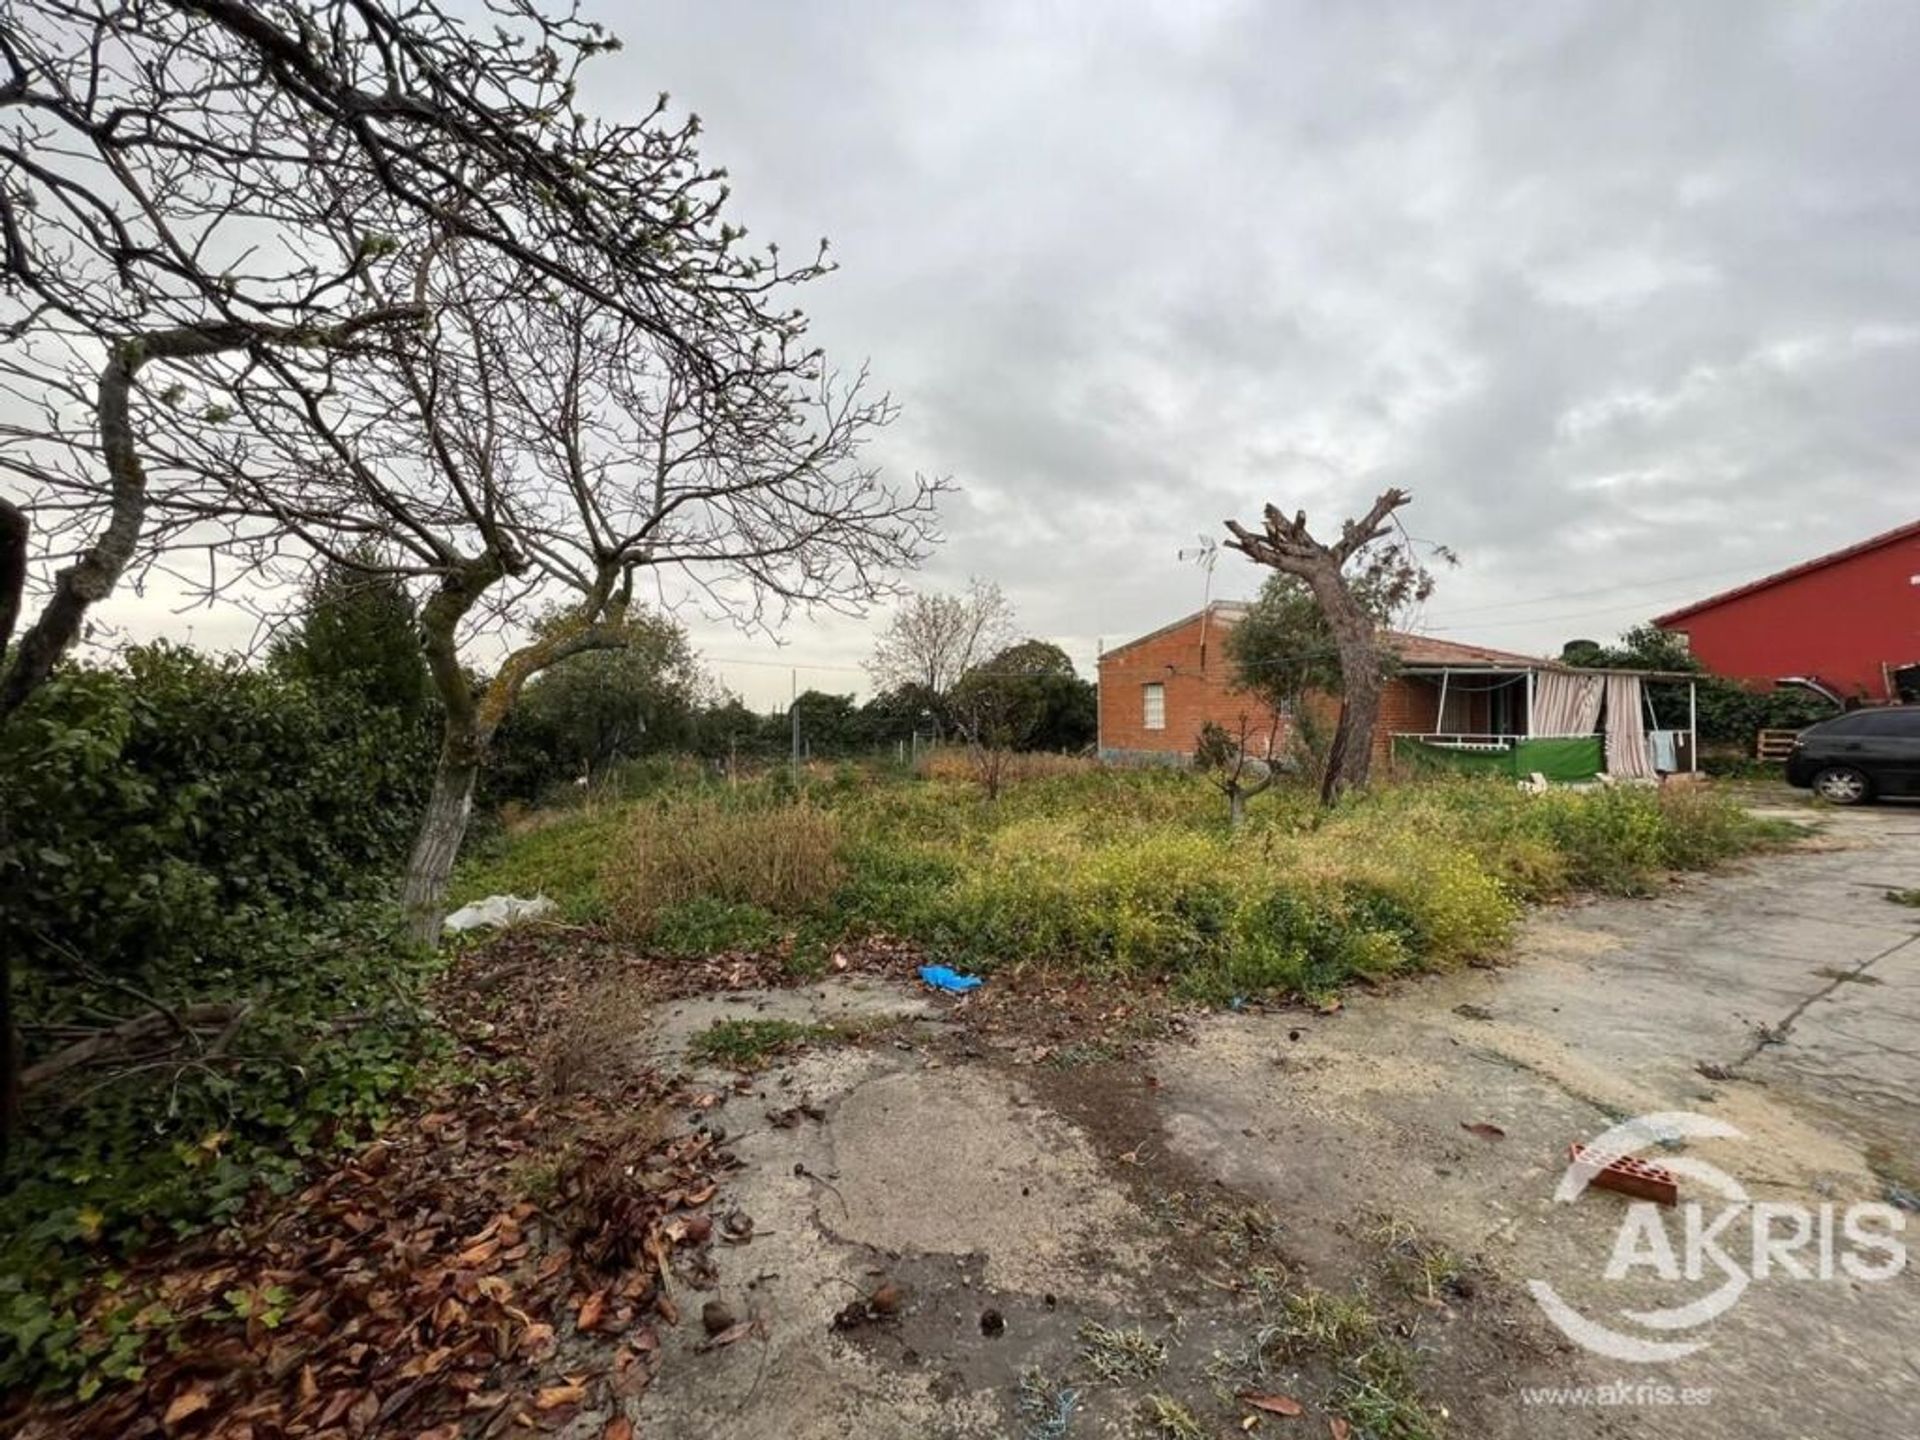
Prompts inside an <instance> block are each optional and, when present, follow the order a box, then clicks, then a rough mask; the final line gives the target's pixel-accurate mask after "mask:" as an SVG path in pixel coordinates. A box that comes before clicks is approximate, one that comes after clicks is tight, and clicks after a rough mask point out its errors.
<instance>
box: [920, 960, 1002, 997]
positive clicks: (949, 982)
mask: <svg viewBox="0 0 1920 1440" xmlns="http://www.w3.org/2000/svg"><path fill="white" fill-rule="evenodd" d="M920 978H921V979H922V980H924V981H926V982H927V984H929V985H931V986H932V987H933V988H934V989H936V990H945V991H946V992H947V993H948V994H950V995H964V994H966V993H967V992H968V991H969V990H975V989H978V988H979V987H980V986H981V985H984V984H985V983H986V982H985V981H984V980H982V979H981V978H980V977H979V976H978V975H962V974H961V973H960V972H959V971H958V970H949V969H948V968H947V967H946V966H944V965H922V966H921V967H920Z"/></svg>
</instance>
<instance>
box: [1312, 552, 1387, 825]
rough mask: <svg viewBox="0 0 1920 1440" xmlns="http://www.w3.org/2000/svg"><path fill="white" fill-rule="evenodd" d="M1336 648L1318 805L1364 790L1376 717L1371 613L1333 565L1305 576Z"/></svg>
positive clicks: (1375, 645) (1375, 644) (1377, 676)
mask: <svg viewBox="0 0 1920 1440" xmlns="http://www.w3.org/2000/svg"><path fill="white" fill-rule="evenodd" d="M1307 583H1308V584H1309V585H1311V586H1312V587H1313V593H1314V598H1315V599H1316V600H1318V601H1319V602H1320V612H1321V613H1322V614H1323V615H1325V616H1326V617H1327V625H1328V628H1330V629H1331V630H1332V631H1333V643H1334V647H1335V648H1336V649H1337V650H1338V651H1339V653H1340V692H1341V695H1340V723H1339V725H1338V726H1337V727H1336V728H1335V730H1334V732H1333V744H1332V745H1331V746H1330V747H1329V748H1328V751H1327V769H1326V773H1325V774H1324V775H1323V776H1322V777H1321V781H1320V800H1321V803H1322V804H1326V805H1332V804H1334V803H1335V802H1336V801H1338V800H1339V799H1340V797H1341V796H1342V795H1344V794H1346V792H1347V791H1349V790H1358V789H1363V788H1364V787H1365V786H1366V783H1367V781H1368V779H1369V778H1371V775H1372V771H1373V731H1374V727H1375V726H1376V724H1377V723H1378V722H1379V719H1380V688H1381V687H1380V650H1379V644H1378V641H1377V640H1376V639H1375V636H1374V626H1373V617H1372V616H1370V615H1368V614H1367V612H1366V611H1365V610H1363V609H1361V608H1360V605H1359V603H1358V602H1357V601H1356V600H1355V599H1354V598H1353V594H1352V592H1351V591H1350V590H1348V589H1347V586H1346V584H1345V583H1344V582H1343V581H1342V579H1341V577H1340V572H1339V570H1338V568H1337V567H1335V568H1329V569H1325V570H1323V571H1320V572H1318V573H1315V574H1313V575H1311V576H1309V577H1307Z"/></svg>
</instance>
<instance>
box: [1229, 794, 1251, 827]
mask: <svg viewBox="0 0 1920 1440" xmlns="http://www.w3.org/2000/svg"><path fill="white" fill-rule="evenodd" d="M1246 823H1247V792H1246V791H1244V790H1242V789H1241V788H1240V787H1239V786H1238V785H1234V786H1232V787H1231V788H1229V789H1228V791H1227V827H1228V828H1229V829H1232V830H1238V829H1239V828H1240V827H1241V826H1242V825H1244V824H1246Z"/></svg>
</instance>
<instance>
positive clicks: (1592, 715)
mask: <svg viewBox="0 0 1920 1440" xmlns="http://www.w3.org/2000/svg"><path fill="white" fill-rule="evenodd" d="M1636 683H1637V682H1636ZM1600 695H1601V686H1600V677H1599V676H1598V675H1573V674H1569V673H1568V672H1567V671H1565V670H1539V671H1536V672H1535V673H1534V677H1533V714H1532V715H1530V716H1528V717H1527V733H1528V734H1529V735H1591V734H1593V731H1594V727H1595V726H1596V725H1598V724H1599V723H1600Z"/></svg>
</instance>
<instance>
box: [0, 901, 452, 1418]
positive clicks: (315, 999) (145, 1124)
mask: <svg viewBox="0 0 1920 1440" xmlns="http://www.w3.org/2000/svg"><path fill="white" fill-rule="evenodd" d="M390 918H391V917H390V915H389V914H388V912H387V911H386V910H385V909H384V908H382V907H340V908H337V909H335V910H334V911H332V912H330V913H329V915H328V916H327V917H325V918H324V919H308V920H304V921H301V922H299V923H295V922H294V921H293V920H291V919H282V920H278V921H275V922H273V923H271V924H260V925H256V926H255V927H254V929H253V930H252V931H251V932H250V936H251V940H252V942H253V951H254V953H253V954H252V955H251V956H250V957H249V959H248V961H247V963H246V965H245V966H244V968H242V967H240V966H238V965H235V964H228V965H225V966H220V967H209V968H207V969H205V970H201V971H198V972H196V973H195V974H194V976H193V977H192V979H193V982H194V990H193V992H192V994H193V998H194V999H196V1000H209V999H225V1000H229V1001H232V1002H234V1003H235V1005H236V1006H237V1007H244V1009H245V1013H244V1015H243V1016H242V1018H241V1019H240V1020H239V1021H238V1022H237V1023H236V1024H235V1025H234V1026H233V1029H232V1034H231V1038H230V1039H228V1040H227V1043H226V1044H225V1045H224V1047H223V1048H221V1049H220V1050H219V1052H218V1053H217V1054H215V1055H209V1054H208V1053H206V1052H205V1051H204V1050H193V1049H188V1050H183V1051H181V1052H180V1053H178V1054H177V1055H171V1056H168V1057H167V1058H165V1059H162V1060H154V1061H147V1062H143V1063H141V1064H138V1065H132V1066H122V1067H120V1068H119V1069H118V1070H114V1069H111V1068H109V1069H108V1070H106V1071H105V1072H102V1073H96V1072H91V1071H87V1072H80V1077H79V1079H78V1080H77V1081H76V1082H75V1083H73V1084H71V1085H65V1086H62V1087H57V1088H53V1089H50V1090H48V1091H45V1092H43V1091H41V1090H35V1091H33V1092H31V1093H30V1094H29V1096H28V1102H29V1103H28V1105H27V1108H26V1113H25V1124H24V1128H23V1130H22V1132H21V1134H20V1135H19V1136H18V1138H17V1139H16V1141H15V1143H14V1146H13V1148H12V1151H11V1153H10V1154H9V1156H8V1163H7V1180H8V1184H7V1185H6V1187H5V1188H4V1189H0V1391H5V1390H9V1389H11V1388H13V1387H14V1386H16V1385H23V1384H29V1383H40V1384H47V1385H59V1384H69V1385H79V1386H80V1387H81V1388H82V1390H83V1392H84V1390H85V1389H86V1388H89V1387H91V1386H94V1385H97V1384H98V1383H99V1382H100V1380H101V1379H102V1378H108V1379H111V1378H116V1377H117V1376H119V1375H121V1374H124V1373H125V1372H124V1370H123V1369H121V1368H116V1367H122V1366H124V1365H126V1364H131V1363H132V1358H133V1355H134V1354H136V1353H137V1352H138V1349H139V1343H138V1342H139V1341H140V1339H141V1337H140V1336H139V1335H138V1333H137V1332H136V1331H133V1330H128V1331H123V1332H122V1333H123V1334H124V1335H126V1336H128V1337H129V1338H128V1340H127V1345H128V1347H129V1348H128V1349H127V1350H126V1351H125V1353H122V1354H117V1353H116V1352H115V1351H114V1350H113V1349H111V1348H110V1347H109V1348H102V1346H103V1344H105V1342H104V1341H103V1340H102V1334H103V1330H105V1331H111V1330H113V1328H114V1325H113V1323H112V1322H109V1323H108V1324H106V1325H105V1326H102V1325H100V1324H98V1323H96V1324H92V1325H90V1326H89V1327H88V1329H89V1334H90V1335H91V1337H92V1338H91V1339H90V1340H85V1341H83V1338H82V1332H81V1327H80V1320H79V1314H78V1306H79V1304H80V1302H81V1298H82V1285H83V1282H84V1281H85V1279H86V1278H87V1277H88V1275H89V1274H95V1273H98V1271H99V1270H100V1269H101V1268H103V1267H105V1266H107V1265H109V1264H110V1263H111V1262H112V1261H113V1260H114V1259H115V1258H116V1257H119V1256H123V1255H127V1254H131V1253H134V1252H137V1251H138V1250H140V1249H141V1248H143V1247H144V1246H146V1245H148V1244H150V1243H152V1242H153V1241H155V1240H159V1239H163V1238H165V1237H167V1236H169V1235H178V1234H186V1233H189V1232H191V1231H193V1230H196V1229H199V1228H201V1227H203V1226H205V1225H207V1224H210V1223H220V1222H223V1221H226V1220H229V1219H232V1218H233V1217H234V1216H236V1215H237V1214H238V1213H239V1212H240V1209H241V1207H242V1206H243V1205H244V1204H245V1202H246V1200H247V1198H248V1196H249V1195H250V1194H251V1193H252V1192H253V1191H254V1190H255V1188H256V1187H258V1186H260V1185H266V1186H267V1187H269V1188H270V1189H273V1190H277V1191H284V1190H286V1189H289V1188H290V1187H292V1186H293V1185H294V1184H295V1183H296V1182H297V1180H298V1177H299V1175H300V1171H301V1168H302V1166H303V1165H304V1164H305V1162H306V1160H307V1159H308V1158H309V1157H311V1156H313V1155H315V1154H318V1153H320V1152H323V1151H325V1150H328V1149H330V1148H333V1147H336V1146H341V1145H345V1144H348V1143H352V1142H355V1141H358V1140H360V1139H363V1138H364V1137H365V1136H366V1134H367V1133H368V1131H369V1129H370V1128H371V1127H373V1126H376V1125H377V1124H378V1123H379V1122H380V1121H381V1120H382V1119H384V1118H385V1116H386V1115H387V1113H388V1103H389V1101H390V1099H391V1097H392V1096H393V1095H395V1094H397V1093H399V1092H401V1091H402V1090H404V1088H405V1087H406V1085H407V1084H408V1082H409V1080H410V1077H411V1076H412V1075H413V1074H414V1073H415V1070H416V1068H417V1066H418V1065H419V1063H420V1062H421V1061H422V1060H423V1059H425V1058H426V1057H428V1056H429V1055H431V1054H432V1053H433V1050H434V1048H435V1046H436V1044H437V1040H436V1036H437V1032H436V1031H435V1030H434V1028H433V1025H432V1022H431V1017H430V1016H429V1015H428V1014H427V1013H426V1012H425V1011H424V1010H423V1009H422V1008H421V1005H420V1003H419V999H418V996H419V993H420V990H421V988H422V985H423V983H424V980H425V978H426V976H427V974H428V971H429V961H428V960H427V959H426V957H424V956H420V955H416V954H411V953H408V952H403V951H400V950H397V949H396V948H395V947H394V945H393V944H392V943H391V942H390V940H389V938H388V936H389V933H390V932H389V921H390ZM45 984H46V977H45V976H44V974H41V975H36V976H34V977H33V983H32V985H30V987H29V993H28V994H26V995H24V996H22V997H21V998H22V1000H23V1001H24V1002H25V1004H24V1006H23V1008H26V1009H28V1010H29V1013H47V1012H48V1011H50V1010H53V1009H55V1008H61V1007H72V1006H79V1005H84V1006H89V1007H100V1008H105V1007H107V1006H114V1007H117V1008H118V1009H121V1010H124V1009H126V1008H127V999H126V997H125V996H124V995H121V994H119V993H117V992H116V991H114V990H113V989H112V988H111V986H100V985H89V984H86V983H76V982H73V981H64V982H62V989H63V993H62V994H61V995H59V996H57V997H54V996H49V995H47V994H46V992H45V990H44V988H41V987H44V986H45ZM171 993H172V994H173V995H174V996H175V997H176V998H178V997H179V996H180V993H181V991H180V989H179V988H178V986H177V985H176V987H175V988H174V989H173V990H172V991H171ZM166 1322H167V1317H165V1316H164V1315H156V1314H153V1313H143V1314H142V1315H141V1323H142V1324H143V1325H147V1326H149V1327H150V1326H152V1325H159V1324H165V1323H166Z"/></svg>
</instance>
